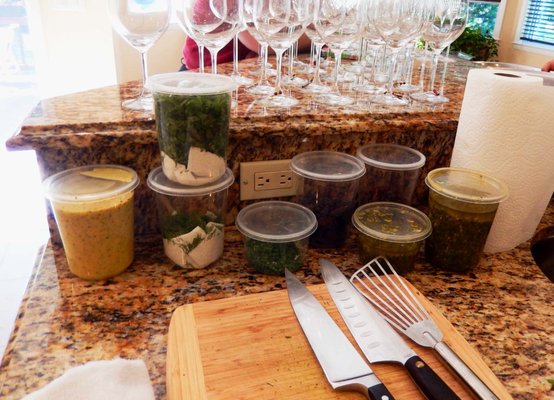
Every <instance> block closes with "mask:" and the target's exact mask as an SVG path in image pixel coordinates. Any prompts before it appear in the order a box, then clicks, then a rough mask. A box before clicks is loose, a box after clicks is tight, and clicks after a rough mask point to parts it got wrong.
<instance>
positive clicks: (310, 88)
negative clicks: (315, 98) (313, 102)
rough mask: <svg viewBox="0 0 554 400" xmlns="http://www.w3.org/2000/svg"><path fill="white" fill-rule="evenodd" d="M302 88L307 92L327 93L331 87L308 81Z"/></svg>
mask: <svg viewBox="0 0 554 400" xmlns="http://www.w3.org/2000/svg"><path fill="white" fill-rule="evenodd" d="M302 90H303V91H305V92H308V93H328V92H330V91H331V88H330V87H329V86H326V85H322V84H319V83H314V82H310V83H308V85H307V86H304V87H303V88H302Z"/></svg>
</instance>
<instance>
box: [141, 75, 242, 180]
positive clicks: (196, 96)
mask: <svg viewBox="0 0 554 400" xmlns="http://www.w3.org/2000/svg"><path fill="white" fill-rule="evenodd" d="M148 87H149V88H150V90H151V91H152V95H153V97H154V111H155V115H156V129H157V131H158V135H159V145H160V152H161V160H162V168H163V172H164V174H165V175H166V176H167V177H168V178H169V179H170V180H172V181H174V182H177V183H180V184H183V185H189V186H201V185H205V184H207V183H211V182H215V181H217V180H218V179H219V178H221V177H222V176H223V175H224V174H225V169H226V166H227V158H226V149H227V142H228V136H229V118H230V112H231V92H232V91H233V90H234V89H235V88H236V83H235V82H234V81H233V79H231V78H229V77H227V76H223V75H214V74H201V73H197V72H176V73H169V74H160V75H154V76H152V77H150V78H149V79H148Z"/></svg>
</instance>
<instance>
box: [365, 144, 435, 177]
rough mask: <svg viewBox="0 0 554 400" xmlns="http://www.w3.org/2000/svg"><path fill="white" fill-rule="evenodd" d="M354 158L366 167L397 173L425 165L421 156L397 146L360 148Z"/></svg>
mask: <svg viewBox="0 0 554 400" xmlns="http://www.w3.org/2000/svg"><path fill="white" fill-rule="evenodd" d="M356 156H357V157H358V158H359V159H360V160H362V161H363V162H364V163H366V164H368V165H371V166H374V167H378V168H382V169H390V170H397V171H405V170H413V169H418V168H421V167H423V165H424V164H425V156H424V155H423V154H421V153H420V152H419V151H417V150H414V149H412V148H410V147H406V146H401V145H399V144H386V143H375V144H368V145H366V146H364V147H360V148H359V149H358V151H357V152H356Z"/></svg>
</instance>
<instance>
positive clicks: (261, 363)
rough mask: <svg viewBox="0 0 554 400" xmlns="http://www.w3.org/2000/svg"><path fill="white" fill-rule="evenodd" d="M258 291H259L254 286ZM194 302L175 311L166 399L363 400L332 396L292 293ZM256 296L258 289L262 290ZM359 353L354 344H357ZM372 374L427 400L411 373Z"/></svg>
mask: <svg viewBox="0 0 554 400" xmlns="http://www.w3.org/2000/svg"><path fill="white" fill-rule="evenodd" d="M406 283H407V285H408V287H409V288H410V289H411V290H412V291H413V293H414V295H415V296H416V297H417V298H418V299H419V300H420V301H421V302H422V304H423V306H424V307H425V308H426V309H427V311H428V312H429V314H430V315H432V316H433V318H434V319H435V321H436V323H437V324H438V325H439V327H440V328H441V330H442V331H443V333H444V337H445V341H447V342H448V344H449V345H451V346H452V349H453V350H454V351H456V352H457V353H458V354H463V356H464V359H465V360H466V362H467V363H468V365H469V366H470V367H471V369H473V370H474V371H475V372H476V373H477V374H478V375H479V376H480V377H481V378H482V379H483V380H484V382H486V383H487V384H488V385H490V387H492V388H494V390H495V393H497V394H498V396H499V397H500V398H502V399H503V400H507V399H511V396H510V394H509V393H508V391H507V390H506V387H504V385H503V384H502V383H501V382H500V380H499V379H498V377H497V376H496V375H495V374H494V373H493V372H492V371H491V370H490V368H489V367H488V365H487V364H486V363H485V362H484V361H483V358H482V356H481V354H479V352H478V351H477V350H476V349H475V348H474V347H472V346H471V345H470V344H469V343H468V342H467V341H466V339H464V337H463V336H462V335H461V334H460V333H459V332H458V331H457V330H456V328H454V327H453V326H452V324H451V323H450V322H449V321H448V320H447V319H446V318H445V317H444V316H443V315H442V314H441V312H440V311H439V310H438V309H437V308H436V307H435V306H434V305H433V304H431V302H429V300H428V299H426V298H425V296H424V295H423V294H422V293H421V292H419V291H417V290H416V289H414V288H413V286H411V285H410V283H409V282H406ZM308 288H309V290H310V292H312V294H313V295H314V296H315V297H316V299H318V300H319V301H320V302H321V304H322V305H324V306H325V308H326V309H327V311H328V312H329V314H330V315H331V317H332V318H333V319H334V320H335V321H336V322H337V324H338V325H339V327H340V328H341V329H342V330H343V331H344V332H345V334H346V335H347V336H350V333H349V332H348V331H347V330H348V329H347V327H346V325H345V324H344V322H343V320H342V318H341V317H340V314H339V312H338V311H337V309H336V307H335V303H333V301H332V300H331V298H330V296H329V292H328V291H327V288H326V287H325V285H324V284H315V285H311V286H309V287H308ZM252 289H256V288H255V287H254V286H253V287H252ZM249 290H250V289H246V290H245V291H244V292H242V291H241V292H240V293H245V294H244V295H242V296H229V297H227V298H223V299H217V300H209V301H200V302H192V303H188V304H183V305H181V306H179V307H177V308H176V309H175V311H174V312H173V315H172V317H171V323H170V324H169V329H168V333H167V366H166V368H165V371H166V385H167V398H168V400H190V399H194V400H203V399H219V400H234V399H242V400H259V399H264V400H277V399H302V400H321V399H325V400H360V399H361V398H364V397H363V396H362V395H361V394H360V393H357V392H343V391H336V390H333V388H332V387H331V385H329V384H328V383H327V382H326V380H325V378H324V376H323V372H322V370H321V367H320V366H319V363H318V362H317V360H316V358H315V355H314V353H313V351H312V349H311V348H310V345H309V344H308V341H307V340H306V337H305V336H304V334H303V333H302V329H301V328H300V325H299V324H298V320H297V319H296V317H295V315H294V312H292V310H291V306H290V301H289V298H288V295H287V291H286V290H273V291H269V292H261V293H250V294H247V293H246V292H248V291H249ZM256 290H257V289H256ZM407 344H408V345H409V346H410V347H412V348H413V349H415V350H416V351H417V352H418V354H419V355H420V356H421V357H422V358H423V359H425V360H426V361H427V363H428V364H429V365H431V367H432V368H433V369H434V370H435V371H437V373H438V374H440V375H441V376H442V378H443V380H444V381H446V382H447V383H448V385H449V386H450V387H451V388H452V389H454V390H455V391H456V393H458V394H459V395H460V397H461V398H462V399H464V400H470V399H474V398H475V397H474V396H473V395H472V393H471V392H470V390H469V389H468V388H467V387H466V386H465V385H464V384H463V382H462V381H461V379H458V378H457V376H456V375H455V374H454V372H453V371H451V369H450V368H449V367H448V366H447V365H446V363H444V362H442V361H441V359H440V357H439V356H438V355H437V353H436V352H435V351H434V350H433V349H430V348H427V347H420V346H418V345H417V344H415V343H414V342H412V341H411V340H410V341H407ZM355 346H356V345H355ZM371 369H372V370H373V371H374V372H375V374H376V375H377V376H378V377H379V379H381V381H382V382H383V383H384V384H385V385H386V386H387V388H388V389H389V391H390V392H391V393H393V395H394V396H395V397H396V398H397V399H409V400H425V398H424V396H423V395H422V394H421V392H420V391H419V390H418V388H417V386H416V385H415V383H414V382H413V381H412V380H411V379H410V377H409V375H408V373H407V372H406V370H405V368H398V365H396V364H390V363H376V364H373V365H371Z"/></svg>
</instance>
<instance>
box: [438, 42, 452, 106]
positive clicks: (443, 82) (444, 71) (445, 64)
mask: <svg viewBox="0 0 554 400" xmlns="http://www.w3.org/2000/svg"><path fill="white" fill-rule="evenodd" d="M449 55H450V45H448V47H447V48H446V58H448V56H449ZM447 69H448V63H447V62H445V63H444V66H443V68H442V76H441V88H440V91H439V94H440V95H441V96H444V85H445V83H446V70H447Z"/></svg>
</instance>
